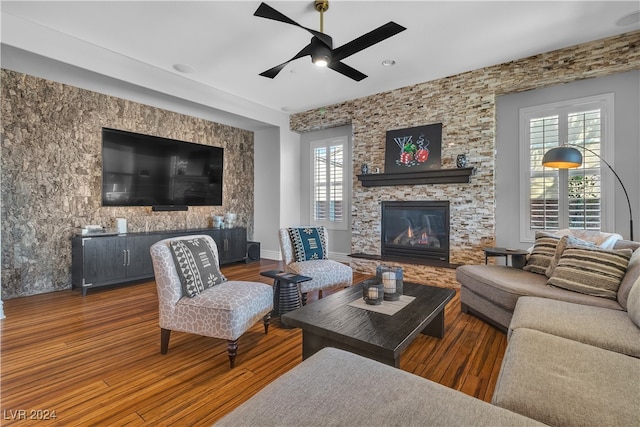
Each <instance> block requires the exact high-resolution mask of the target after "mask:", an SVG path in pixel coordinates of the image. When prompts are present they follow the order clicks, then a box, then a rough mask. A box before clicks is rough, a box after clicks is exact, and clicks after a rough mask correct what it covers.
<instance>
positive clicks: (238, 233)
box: [220, 228, 247, 262]
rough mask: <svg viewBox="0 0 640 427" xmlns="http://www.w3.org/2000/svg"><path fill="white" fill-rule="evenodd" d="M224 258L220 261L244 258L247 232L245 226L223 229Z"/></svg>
mask: <svg viewBox="0 0 640 427" xmlns="http://www.w3.org/2000/svg"><path fill="white" fill-rule="evenodd" d="M222 235H223V240H224V259H223V258H222V257H221V259H220V262H223V261H224V262H234V261H242V260H244V258H245V256H246V254H247V232H246V229H245V228H232V229H228V230H223V233H222Z"/></svg>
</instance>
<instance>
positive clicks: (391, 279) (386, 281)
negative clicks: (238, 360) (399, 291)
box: [382, 271, 396, 294]
mask: <svg viewBox="0 0 640 427" xmlns="http://www.w3.org/2000/svg"><path fill="white" fill-rule="evenodd" d="M382 284H383V285H384V291H385V292H386V293H388V294H393V293H395V292H396V273H394V272H392V271H385V272H384V273H382Z"/></svg>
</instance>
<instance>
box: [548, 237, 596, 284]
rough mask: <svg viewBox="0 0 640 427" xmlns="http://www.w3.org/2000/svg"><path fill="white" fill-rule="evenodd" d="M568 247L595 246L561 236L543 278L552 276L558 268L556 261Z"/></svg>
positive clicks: (575, 238) (574, 238)
mask: <svg viewBox="0 0 640 427" xmlns="http://www.w3.org/2000/svg"><path fill="white" fill-rule="evenodd" d="M569 245H573V246H591V247H593V246H595V244H594V243H591V242H587V241H586V240H582V239H578V238H577V237H574V236H572V235H570V234H567V235H565V236H562V237H561V238H560V240H558V244H557V246H556V253H555V254H553V257H552V258H551V261H550V263H549V267H548V268H547V270H546V271H545V276H547V277H551V276H553V272H554V271H555V270H556V267H557V266H558V261H560V258H561V257H562V254H563V253H564V250H565V249H567V247H568V246H569Z"/></svg>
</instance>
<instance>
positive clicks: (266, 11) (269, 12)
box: [253, 3, 333, 49]
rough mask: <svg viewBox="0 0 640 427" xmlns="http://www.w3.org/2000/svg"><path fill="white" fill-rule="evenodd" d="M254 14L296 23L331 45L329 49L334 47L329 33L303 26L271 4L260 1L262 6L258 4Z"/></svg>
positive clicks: (287, 22) (290, 23)
mask: <svg viewBox="0 0 640 427" xmlns="http://www.w3.org/2000/svg"><path fill="white" fill-rule="evenodd" d="M253 16H257V17H260V18H266V19H272V20H274V21H278V22H284V23H285V24H289V25H294V26H296V27H300V28H302V29H305V30H307V31H308V32H310V33H311V34H313V35H314V36H316V37H317V38H318V39H320V41H321V42H322V43H324V44H326V45H327V46H328V47H329V49H332V48H333V40H332V39H331V37H330V36H328V35H326V34H324V33H321V32H320V31H316V30H312V29H311V28H307V27H303V26H302V25H300V24H298V23H297V22H296V21H294V20H293V19H290V18H288V17H286V16H285V15H283V14H282V13H280V12H278V11H277V10H275V9H274V8H272V7H271V6H269V5H268V4H266V3H260V6H258V9H256V11H255V12H254V13H253Z"/></svg>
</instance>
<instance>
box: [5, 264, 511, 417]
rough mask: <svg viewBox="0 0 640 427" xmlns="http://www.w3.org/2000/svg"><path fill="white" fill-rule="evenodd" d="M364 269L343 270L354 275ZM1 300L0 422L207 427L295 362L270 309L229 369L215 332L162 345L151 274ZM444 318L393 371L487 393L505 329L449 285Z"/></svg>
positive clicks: (243, 272) (292, 337)
mask: <svg viewBox="0 0 640 427" xmlns="http://www.w3.org/2000/svg"><path fill="white" fill-rule="evenodd" d="M277 268H281V264H279V263H278V262H277V261H269V260H262V261H260V262H256V263H252V264H246V265H245V264H234V265H230V266H225V267H223V268H222V271H223V273H224V274H225V275H227V277H228V278H230V279H237V280H253V281H261V282H264V283H269V284H271V282H270V279H268V278H266V277H262V276H260V271H265V270H272V269H277ZM366 277H368V276H364V275H362V274H359V273H354V281H355V282H358V281H361V280H362V279H365V278H366ZM434 285H437V284H434ZM315 298H316V297H315V296H314V295H311V296H310V298H309V301H313V300H314V299H315ZM4 310H5V314H6V315H7V318H6V319H4V320H2V321H0V331H1V347H0V352H1V355H0V357H1V362H0V363H1V365H0V366H1V374H0V393H1V394H0V402H1V407H0V410H1V412H0V416H1V417H2V418H0V424H2V425H3V426H4V425H39V426H40V425H64V426H85V425H91V426H106V425H131V426H136V425H154V426H156V425H180V426H182V425H185V426H186V425H188V426H200V425H211V424H212V423H213V422H215V421H216V420H218V419H219V418H220V417H222V416H223V415H225V414H226V413H228V412H229V411H231V410H232V409H233V408H235V407H236V406H238V405H239V404H241V403H242V402H243V401H245V400H247V399H248V398H249V397H251V396H253V395H254V394H255V393H256V392H258V391H259V390H260V389H262V388H263V387H264V386H266V385H267V384H268V383H270V382H271V381H273V380H274V379H276V378H277V377H278V376H280V375H281V374H283V373H284V372H287V371H288V370H290V369H291V368H293V367H294V366H295V365H297V364H298V363H300V362H301V361H302V356H301V345H302V344H301V341H302V340H301V331H300V330H299V329H282V328H280V327H279V322H278V320H277V319H276V320H274V321H273V322H272V326H271V327H270V329H269V334H268V335H264V333H263V327H262V323H261V322H258V323H257V324H256V325H255V326H254V327H252V328H251V329H250V330H249V331H248V332H247V333H245V334H244V335H243V336H242V337H241V338H240V340H239V349H238V357H237V360H236V367H235V369H233V370H230V369H229V361H228V358H227V354H226V347H227V345H226V342H225V341H224V340H217V339H212V338H206V337H200V336H197V335H191V334H184V333H179V332H174V333H173V334H172V336H171V342H170V345H169V352H168V354H166V355H161V354H160V330H159V328H158V303H157V296H156V290H155V283H154V282H147V283H141V284H135V285H128V286H120V287H111V288H103V289H95V290H90V291H89V293H88V295H87V296H86V297H84V298H83V297H82V296H81V293H80V291H78V290H74V291H71V290H69V291H62V292H56V293H50V294H44V295H36V296H30V297H24V298H17V299H12V300H8V301H5V302H4ZM445 328H446V329H445V337H444V338H443V339H437V338H433V337H428V336H426V335H420V336H419V337H418V338H417V339H416V341H415V342H414V343H413V344H412V345H411V346H410V347H409V348H408V349H407V351H406V352H405V353H404V355H403V357H402V361H401V369H403V370H405V371H408V372H412V373H415V374H416V375H420V376H422V377H424V378H428V379H430V380H433V381H436V382H439V383H441V384H444V385H445V386H447V387H451V388H454V389H458V390H461V391H462V392H464V393H466V394H469V395H471V396H475V397H478V398H479V399H483V400H486V401H489V400H490V399H491V395H492V393H493V389H494V387H495V383H496V380H497V375H498V372H499V369H500V364H501V363H502V357H503V355H504V351H505V347H506V336H505V334H504V333H502V332H500V331H498V330H497V329H495V328H493V327H492V326H490V325H487V324H485V323H484V322H482V321H481V320H479V319H477V318H475V317H473V316H470V315H467V314H464V313H461V312H460V300H459V296H458V294H456V296H455V297H454V299H453V300H452V301H451V302H449V304H448V305H447V308H446V310H445ZM320 374H321V373H320ZM54 413H55V417H56V418H55V419H48V420H47V419H43V418H47V416H49V417H50V416H51V415H52V414H54ZM31 417H33V418H34V419H30V418H31Z"/></svg>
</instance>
